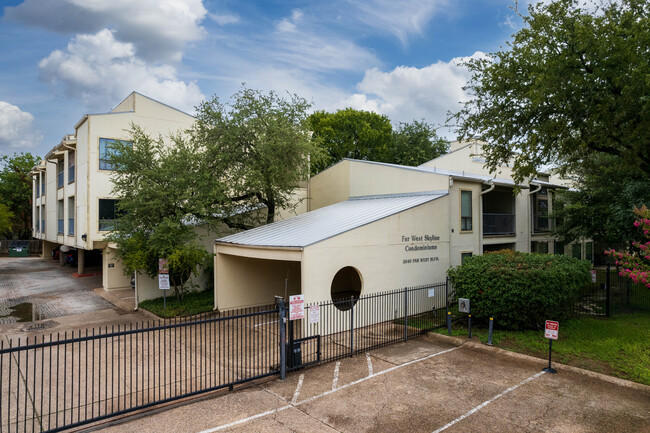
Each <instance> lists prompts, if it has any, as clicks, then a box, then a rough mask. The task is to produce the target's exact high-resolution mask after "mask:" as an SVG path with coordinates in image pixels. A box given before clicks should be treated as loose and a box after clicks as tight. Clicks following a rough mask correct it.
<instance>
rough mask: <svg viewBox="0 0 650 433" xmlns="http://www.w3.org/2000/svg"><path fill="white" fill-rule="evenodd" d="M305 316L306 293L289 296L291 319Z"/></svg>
mask: <svg viewBox="0 0 650 433" xmlns="http://www.w3.org/2000/svg"><path fill="white" fill-rule="evenodd" d="M304 318H305V295H292V296H289V320H298V319H304Z"/></svg>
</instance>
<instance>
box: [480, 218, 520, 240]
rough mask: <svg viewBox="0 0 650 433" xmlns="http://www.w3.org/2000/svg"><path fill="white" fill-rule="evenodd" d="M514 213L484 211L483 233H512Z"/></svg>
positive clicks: (488, 234)
mask: <svg viewBox="0 0 650 433" xmlns="http://www.w3.org/2000/svg"><path fill="white" fill-rule="evenodd" d="M514 234H515V215H514V214H509V213H484V214H483V235H485V236H495V235H514Z"/></svg>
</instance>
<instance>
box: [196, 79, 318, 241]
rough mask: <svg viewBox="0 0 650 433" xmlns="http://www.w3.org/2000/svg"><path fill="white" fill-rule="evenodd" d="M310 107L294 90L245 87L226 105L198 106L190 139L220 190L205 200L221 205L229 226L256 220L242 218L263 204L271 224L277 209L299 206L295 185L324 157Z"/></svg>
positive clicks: (214, 101) (208, 103) (248, 225)
mask: <svg viewBox="0 0 650 433" xmlns="http://www.w3.org/2000/svg"><path fill="white" fill-rule="evenodd" d="M310 107H311V105H310V104H309V103H308V102H307V101H306V100H305V99H303V98H301V97H299V96H297V95H295V94H294V95H288V97H287V98H284V97H281V96H280V95H278V94H276V93H275V92H269V93H263V92H260V91H258V90H253V89H247V88H243V89H241V90H240V91H239V92H237V93H235V94H234V95H233V96H232V97H231V99H230V101H229V102H228V103H226V104H223V103H222V102H221V101H219V99H218V98H217V97H213V98H212V99H210V100H208V101H205V102H203V103H202V104H201V105H199V107H198V112H197V122H196V127H195V129H194V130H193V131H192V135H193V138H192V139H193V140H194V141H195V142H196V145H197V146H199V147H200V148H201V149H204V154H203V156H204V157H205V158H207V161H206V163H205V165H204V167H203V169H205V170H206V173H207V175H208V176H209V177H210V179H211V180H212V181H213V182H214V183H216V184H217V185H218V187H217V189H218V191H219V196H218V197H210V198H209V199H208V200H207V203H209V204H212V201H214V205H218V206H219V207H218V211H219V212H220V214H221V215H222V216H223V218H224V221H225V222H226V223H227V224H228V225H230V226H231V227H234V228H240V229H247V228H251V227H252V226H254V225H258V224H259V222H257V221H250V220H246V219H243V220H242V218H245V217H246V215H254V214H252V213H250V212H247V211H250V210H252V209H256V208H259V207H264V208H265V209H266V222H267V223H270V222H273V221H274V218H275V214H276V212H277V211H278V210H279V209H286V210H291V209H294V208H295V207H296V206H297V205H298V202H297V201H296V198H295V196H294V192H295V191H296V188H297V187H298V186H299V185H300V184H301V183H304V182H306V181H307V179H308V177H309V167H310V161H311V163H312V164H315V165H319V164H320V163H321V160H322V156H323V152H322V150H321V148H320V147H319V146H317V145H316V142H315V141H314V140H312V138H311V137H310V133H309V130H308V127H307V110H308V109H309V108H310Z"/></svg>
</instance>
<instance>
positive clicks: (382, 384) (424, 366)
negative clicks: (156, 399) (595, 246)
mask: <svg viewBox="0 0 650 433" xmlns="http://www.w3.org/2000/svg"><path fill="white" fill-rule="evenodd" d="M446 338H447V337H443V338H442V339H441V338H438V337H435V338H434V337H425V338H420V339H417V340H412V341H409V342H408V343H406V344H404V343H402V344H396V345H393V346H389V347H385V348H382V349H379V350H376V351H373V352H370V353H368V354H366V355H365V356H364V355H359V356H355V357H353V358H346V359H343V360H341V361H339V362H335V363H329V364H325V365H322V366H320V367H317V368H313V369H308V370H305V371H302V372H295V373H292V374H290V375H289V376H288V377H287V380H285V381H281V380H273V381H269V382H265V383H261V384H258V385H255V386H248V387H246V388H245V389H242V390H239V391H235V392H230V393H226V394H223V395H220V396H217V397H214V398H210V399H204V400H203V401H198V402H193V403H190V404H185V405H180V406H177V407H175V408H172V409H168V410H166V411H163V412H159V413H154V414H149V415H148V416H143V417H141V418H137V417H135V419H134V418H131V419H130V420H128V421H122V422H120V423H118V424H116V425H112V426H110V427H106V428H105V429H103V430H102V432H105V433H113V432H115V433H118V432H122V431H137V432H140V433H148V432H151V433H157V432H161V431H164V432H201V433H212V432H217V431H227V432H303V431H304V432H397V431H399V432H436V433H437V432H443V431H444V432H459V433H460V432H469V431H475V432H509V431H517V432H610V431H611V432H614V431H615V432H635V433H638V432H650V387H647V386H644V385H640V384H635V383H631V382H627V381H623V380H620V379H616V378H612V377H607V376H603V375H600V374H598V373H592V372H588V371H584V370H580V369H577V368H574V367H566V366H562V365H554V367H555V368H556V369H557V371H558V373H557V374H549V373H544V372H542V371H541V370H542V368H543V367H544V366H545V364H546V363H545V361H544V360H540V359H535V358H531V357H528V356H525V355H519V354H512V353H510V352H506V351H504V350H501V349H496V348H489V347H487V346H484V345H480V343H479V344H477V343H474V342H467V341H465V342H460V343H459V342H458V341H457V340H456V341H455V340H454V339H446ZM540 338H541V337H540ZM458 344H461V345H460V346H459V345H458ZM95 428H97V427H95Z"/></svg>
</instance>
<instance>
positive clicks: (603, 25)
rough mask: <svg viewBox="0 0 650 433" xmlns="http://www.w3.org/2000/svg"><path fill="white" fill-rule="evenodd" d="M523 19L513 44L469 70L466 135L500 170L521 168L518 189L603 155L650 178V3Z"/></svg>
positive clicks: (534, 10)
mask: <svg viewBox="0 0 650 433" xmlns="http://www.w3.org/2000/svg"><path fill="white" fill-rule="evenodd" d="M521 17H522V19H523V27H522V28H521V29H520V30H519V31H517V32H516V33H515V34H514V35H513V37H512V40H511V41H509V42H508V44H507V46H506V47H504V48H503V49H501V50H499V51H497V52H495V53H492V54H489V55H487V56H486V57H484V58H480V59H474V60H470V61H469V62H468V63H466V66H467V67H468V68H469V71H470V72H471V80H470V81H469V83H468V85H467V87H466V90H467V91H468V93H469V95H470V100H469V101H468V102H467V103H466V104H465V105H464V108H463V109H462V110H461V111H460V112H459V113H457V114H456V115H455V116H453V119H454V120H455V121H456V122H457V125H458V126H459V134H460V136H461V138H465V137H477V138H480V139H482V140H484V141H486V142H487V143H488V145H487V146H485V147H484V151H485V154H486V160H487V165H488V166H489V167H490V168H492V169H496V167H497V166H498V165H499V164H501V163H505V162H510V161H514V170H515V176H514V177H515V180H516V181H517V182H522V181H524V180H525V179H527V178H529V177H530V176H532V175H534V174H535V173H536V171H537V169H538V168H539V167H540V166H542V165H544V164H549V163H550V164H555V165H558V166H560V167H561V169H562V170H564V171H568V172H571V171H573V170H574V169H575V168H576V167H579V166H580V165H581V164H582V161H583V160H584V158H585V157H587V156H589V155H593V154H598V153H602V154H608V155H612V156H614V157H616V158H618V159H619V160H620V161H621V163H622V164H625V165H627V167H628V168H629V169H630V170H639V171H641V172H644V173H646V174H648V173H650V146H648V143H650V85H649V84H648V83H649V81H648V80H649V78H648V77H650V50H649V49H648V47H649V46H650V2H648V1H647V0H621V1H618V2H603V3H602V4H601V5H600V7H598V8H597V9H596V10H594V9H592V8H589V6H588V5H586V4H585V2H583V1H581V0H556V1H552V2H550V3H542V2H540V3H536V4H533V5H530V6H529V7H528V13H527V14H525V15H522V16H521Z"/></svg>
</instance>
